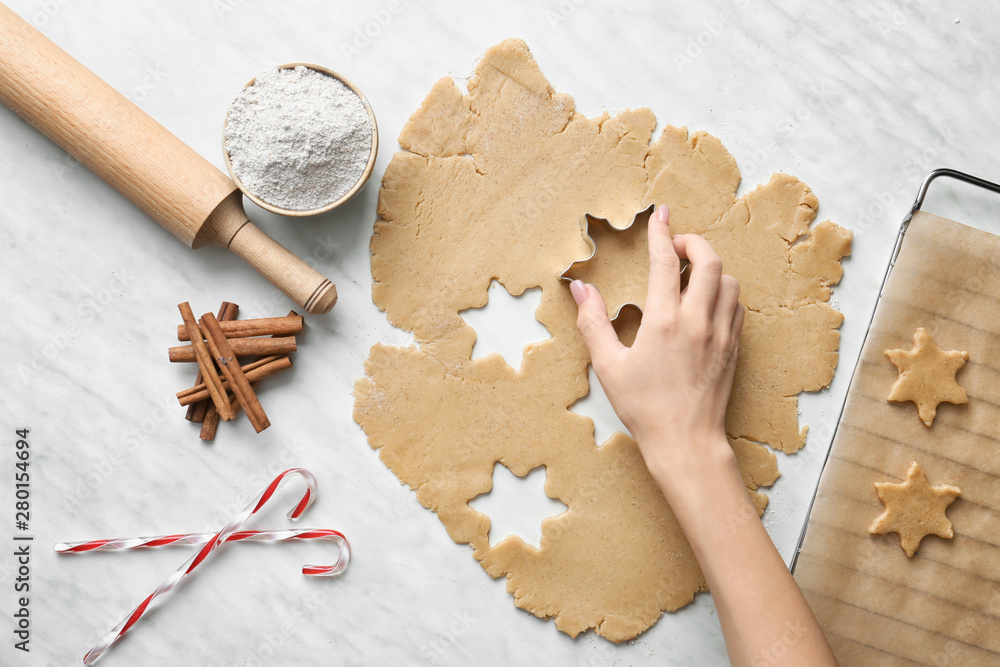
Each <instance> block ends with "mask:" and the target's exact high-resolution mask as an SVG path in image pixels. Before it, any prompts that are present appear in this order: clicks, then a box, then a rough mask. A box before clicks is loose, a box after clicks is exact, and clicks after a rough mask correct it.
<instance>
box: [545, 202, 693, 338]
mask: <svg viewBox="0 0 1000 667" xmlns="http://www.w3.org/2000/svg"><path fill="white" fill-rule="evenodd" d="M654 208H655V207H654V205H653V204H650V205H649V206H647V207H646V208H645V209H643V210H641V211H639V212H638V213H636V214H635V215H634V216H633V217H632V222H630V223H629V224H628V225H627V226H625V227H623V228H621V229H619V228H617V227H613V226H612V225H611V222H609V221H608V219H607V218H598V217H596V216H592V215H590V214H585V215H584V216H583V217H582V218H581V220H580V231H581V232H582V233H583V236H584V239H586V241H587V243H588V244H589V245H590V255H589V256H588V257H586V258H585V259H580V260H577V261H575V262H572V263H571V264H570V265H569V266H568V267H566V269H565V270H564V271H563V272H562V273H561V274H559V277H560V278H561V279H562V280H565V281H567V282H572V281H574V280H577V279H581V280H582V279H584V276H583V275H581V269H583V268H584V267H585V266H587V265H588V264H589V263H590V262H591V261H592V260H593V259H594V257H595V256H596V255H597V240H595V236H596V237H598V238H600V237H602V236H614V235H616V234H629V233H632V234H635V233H636V225H639V226H640V227H644V226H648V224H649V217H650V216H651V215H652V214H653V210H654ZM592 229H596V232H595V233H592V232H591V230H592ZM690 266H691V264H690V262H688V261H687V260H683V261H682V262H681V271H680V273H681V287H682V289H683V287H684V286H685V284H686V282H687V277H688V274H689V271H688V269H689V268H690ZM584 282H586V280H584ZM643 287H644V286H643ZM627 306H631V307H632V308H634V309H635V310H636V311H637V312H639V313H641V312H642V307H641V306H640V305H639V304H638V303H636V302H635V301H629V300H625V301H623V302H622V303H621V304H620V305H619V306H618V309H617V310H616V311H615V312H614V313H613V314H610V316H611V320H616V319H618V316H619V315H621V313H622V310H624V309H625V308H626V307H627Z"/></svg>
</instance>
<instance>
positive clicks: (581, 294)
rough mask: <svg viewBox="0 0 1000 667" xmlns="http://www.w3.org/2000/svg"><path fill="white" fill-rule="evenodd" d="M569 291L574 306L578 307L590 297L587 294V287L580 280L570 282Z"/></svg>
mask: <svg viewBox="0 0 1000 667" xmlns="http://www.w3.org/2000/svg"><path fill="white" fill-rule="evenodd" d="M569 291H570V292H571V293H572V294H573V301H576V305H578V306H579V305H580V304H582V303H583V302H584V301H586V300H587V299H588V298H589V297H590V295H589V294H587V286H586V285H584V284H583V281H582V280H574V281H573V282H571V283H570V284H569Z"/></svg>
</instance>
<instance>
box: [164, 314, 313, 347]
mask: <svg viewBox="0 0 1000 667" xmlns="http://www.w3.org/2000/svg"><path fill="white" fill-rule="evenodd" d="M219 312H220V314H219V315H218V317H217V319H218V320H219V326H220V327H222V333H224V334H225V335H226V338H227V339H229V340H230V341H232V340H233V339H234V338H250V337H253V336H283V335H285V334H296V333H298V332H300V331H302V316H301V315H295V316H292V315H289V316H287V317H261V318H258V319H255V320H237V319H235V318H231V319H230V320H224V319H222V311H219ZM177 340H191V336H189V335H188V331H187V327H186V326H185V325H183V324H180V325H178V326H177Z"/></svg>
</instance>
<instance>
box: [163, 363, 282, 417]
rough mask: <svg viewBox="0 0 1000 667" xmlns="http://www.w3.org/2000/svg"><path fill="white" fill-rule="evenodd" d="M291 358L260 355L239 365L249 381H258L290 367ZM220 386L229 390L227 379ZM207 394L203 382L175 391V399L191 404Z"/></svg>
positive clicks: (182, 403) (184, 403) (183, 403)
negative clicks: (247, 362)
mask: <svg viewBox="0 0 1000 667" xmlns="http://www.w3.org/2000/svg"><path fill="white" fill-rule="evenodd" d="M291 365H292V360H291V359H289V358H288V356H287V355H277V354H272V355H271V356H269V357H262V358H260V359H257V360H256V361H252V362H250V363H249V364H244V365H243V366H240V370H241V371H243V374H244V375H245V376H246V377H247V379H248V380H250V381H251V382H259V381H260V380H263V379H264V378H268V377H271V376H272V375H274V374H275V373H280V372H281V371H283V370H285V369H286V368H290V367H291ZM222 388H223V389H225V390H226V391H229V390H230V389H229V380H226V379H223V380H222ZM207 395H208V388H207V387H206V386H205V383H204V382H202V383H201V384H196V385H195V386H193V387H188V388H187V389H185V390H184V391H179V392H177V401H178V402H179V403H180V404H181V405H191V404H192V403H195V402H197V401H199V400H201V398H204V397H205V396H207Z"/></svg>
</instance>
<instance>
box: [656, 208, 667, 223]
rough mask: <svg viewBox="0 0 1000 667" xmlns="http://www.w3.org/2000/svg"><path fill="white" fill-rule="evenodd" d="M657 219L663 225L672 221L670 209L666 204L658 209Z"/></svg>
mask: <svg viewBox="0 0 1000 667" xmlns="http://www.w3.org/2000/svg"><path fill="white" fill-rule="evenodd" d="M656 218H657V219H658V220H659V221H660V222H662V223H663V224H667V222H669V221H670V209H669V208H668V207H667V205H666V204H660V205H659V206H657V207H656Z"/></svg>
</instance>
